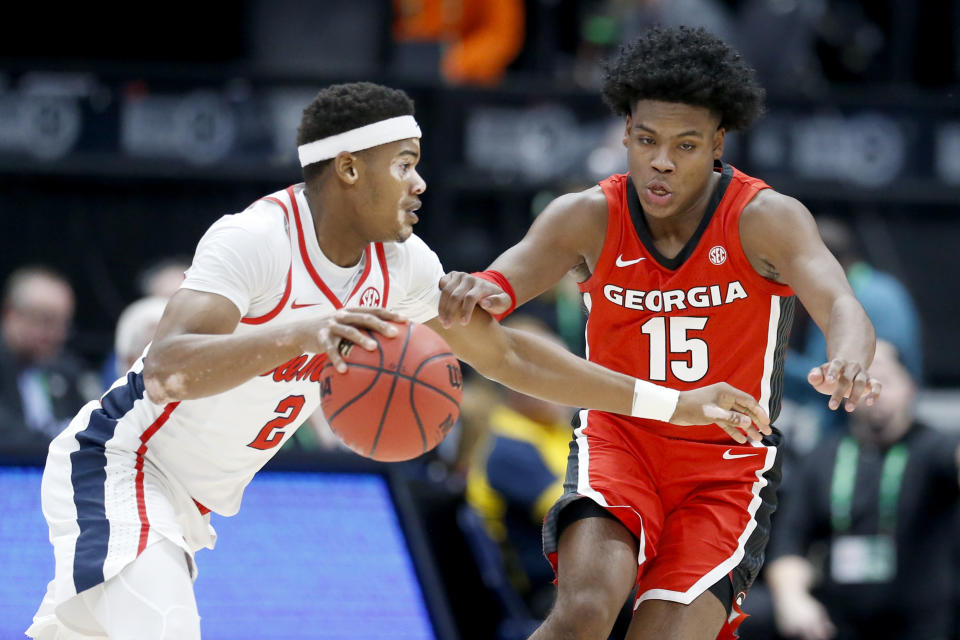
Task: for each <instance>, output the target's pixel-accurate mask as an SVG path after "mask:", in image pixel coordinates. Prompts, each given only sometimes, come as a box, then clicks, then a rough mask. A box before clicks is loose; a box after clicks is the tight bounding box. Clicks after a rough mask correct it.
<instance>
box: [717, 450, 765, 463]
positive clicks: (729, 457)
mask: <svg viewBox="0 0 960 640" xmlns="http://www.w3.org/2000/svg"><path fill="white" fill-rule="evenodd" d="M731 451H733V449H727V450H726V451H724V452H723V459H724V460H736V459H737V458H749V457H750V456H755V455H758V454H756V453H730V452H731Z"/></svg>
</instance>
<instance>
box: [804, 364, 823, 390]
mask: <svg viewBox="0 0 960 640" xmlns="http://www.w3.org/2000/svg"><path fill="white" fill-rule="evenodd" d="M807 382H809V383H810V384H811V385H813V386H814V387H816V388H819V387H820V386H821V385H823V384H824V383H825V382H826V376H825V375H824V373H823V367H822V366H820V367H814V368H813V369H810V372H809V373H808V374H807Z"/></svg>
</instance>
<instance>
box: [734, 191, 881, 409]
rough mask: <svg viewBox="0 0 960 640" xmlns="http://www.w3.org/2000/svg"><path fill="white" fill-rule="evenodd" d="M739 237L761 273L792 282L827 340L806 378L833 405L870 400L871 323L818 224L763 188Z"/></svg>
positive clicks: (875, 388)
mask: <svg viewBox="0 0 960 640" xmlns="http://www.w3.org/2000/svg"><path fill="white" fill-rule="evenodd" d="M740 238H741V241H742V243H743V247H744V250H745V252H746V254H747V257H748V258H749V259H750V261H751V263H752V264H753V265H754V268H755V269H757V271H758V272H760V273H761V275H765V276H766V277H768V278H770V279H772V280H777V281H778V282H782V283H785V284H788V285H790V287H791V288H792V289H793V290H794V292H795V293H796V294H797V297H798V298H800V302H802V303H803V306H804V307H806V309H807V311H808V312H809V313H810V317H811V318H813V320H814V322H816V323H817V326H819V327H820V329H821V330H822V331H823V334H824V335H825V336H826V338H827V353H826V361H825V362H824V363H823V364H822V365H820V366H819V367H816V368H814V369H813V370H812V371H811V372H810V374H809V375H808V376H807V380H808V381H809V382H810V384H811V385H813V387H814V388H815V389H816V390H817V391H819V392H820V393H823V394H825V395H829V396H830V399H829V400H828V406H829V407H830V408H831V409H836V408H838V407H839V406H840V403H841V402H842V401H843V399H844V398H846V402H845V404H844V406H845V408H846V410H847V411H853V410H854V409H855V408H856V406H857V404H858V403H860V402H865V403H867V404H872V403H873V402H874V400H875V399H876V398H877V396H878V395H879V393H880V388H881V387H880V383H879V382H878V381H877V380H876V379H875V378H872V377H871V376H870V375H869V373H868V371H867V369H868V367H869V366H870V363H871V362H872V361H873V352H874V350H875V349H876V346H877V340H876V334H875V332H874V329H873V323H871V322H870V318H869V317H867V313H866V311H864V309H863V306H861V304H860V302H859V301H858V300H857V298H856V296H855V295H854V293H853V290H852V289H851V288H850V283H849V282H848V281H847V276H846V274H845V273H844V271H843V267H841V266H840V264H839V263H838V262H837V260H836V258H834V256H833V254H831V253H830V251H829V250H828V249H827V247H826V246H825V245H824V244H823V241H822V240H821V239H820V233H819V231H818V230H817V225H816V222H815V221H814V219H813V216H812V215H810V212H809V211H808V210H807V208H806V207H804V206H803V205H802V204H801V203H800V202H798V201H797V200H795V199H793V198H789V197H787V196H784V195H782V194H779V193H776V192H774V191H771V190H764V191H761V192H760V193H759V194H758V195H757V197H756V198H754V200H753V201H752V202H751V203H750V204H749V205H747V207H746V208H744V210H743V214H742V215H741V218H740Z"/></svg>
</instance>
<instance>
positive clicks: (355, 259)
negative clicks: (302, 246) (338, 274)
mask: <svg viewBox="0 0 960 640" xmlns="http://www.w3.org/2000/svg"><path fill="white" fill-rule="evenodd" d="M304 196H306V199H307V204H308V205H309V207H310V216H311V217H312V218H313V229H314V231H315V232H316V235H317V245H319V247H320V251H322V252H323V255H325V256H326V257H327V259H328V260H330V262H332V263H334V264H335V265H337V266H340V267H352V266H353V265H355V264H357V263H359V262H360V259H361V258H362V257H363V250H364V249H366V247H367V245H368V244H370V242H369V241H368V240H367V239H366V238H363V237H361V236H360V235H359V234H358V233H357V231H356V229H355V228H354V227H352V226H351V225H350V224H349V222H350V220H351V218H352V216H351V215H349V213H348V212H347V211H346V210H345V207H346V206H347V205H346V203H343V202H339V200H338V199H337V198H336V197H331V196H329V195H327V194H326V193H325V192H323V191H321V190H320V189H311V188H309V187H308V188H307V189H305V190H304Z"/></svg>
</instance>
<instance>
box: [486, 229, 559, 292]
mask: <svg viewBox="0 0 960 640" xmlns="http://www.w3.org/2000/svg"><path fill="white" fill-rule="evenodd" d="M575 258H576V256H572V257H571V256H567V255H556V254H550V253H547V252H541V251H538V250H537V249H536V247H531V246H528V244H527V243H526V242H521V243H519V244H517V245H514V246H513V247H510V248H509V249H507V250H506V251H504V252H503V253H502V254H501V255H500V256H499V257H498V258H497V259H496V260H494V261H493V264H491V265H490V266H489V267H488V268H489V269H494V270H496V271H499V272H500V273H502V274H503V275H504V277H506V279H507V281H509V282H510V285H511V286H512V287H513V291H514V293H515V294H516V296H517V306H518V307H519V306H520V305H522V304H523V303H525V302H527V301H529V300H531V299H533V298H535V297H537V296H538V295H540V294H541V293H543V292H544V291H547V290H548V289H550V288H551V287H553V286H554V285H555V284H557V283H558V282H560V280H561V279H562V278H563V276H564V275H566V273H567V271H569V270H570V269H571V268H573V264H574V262H575ZM568 263H569V264H568Z"/></svg>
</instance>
